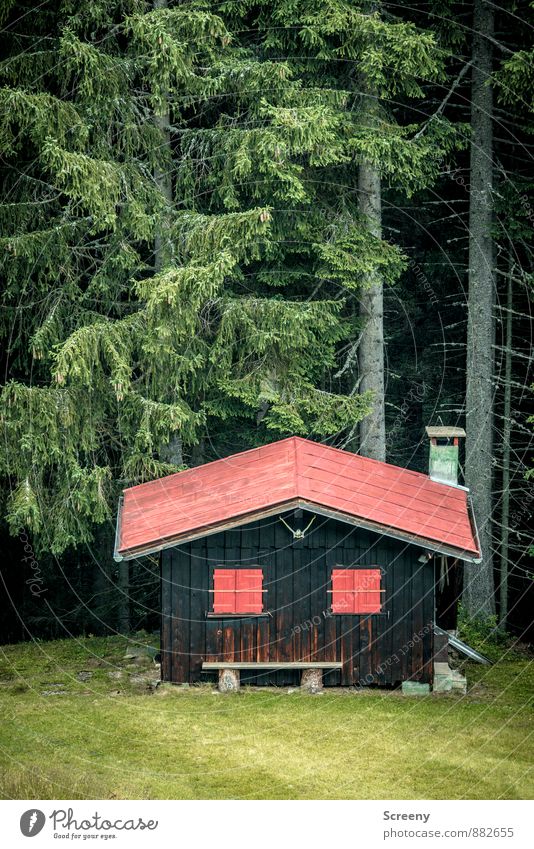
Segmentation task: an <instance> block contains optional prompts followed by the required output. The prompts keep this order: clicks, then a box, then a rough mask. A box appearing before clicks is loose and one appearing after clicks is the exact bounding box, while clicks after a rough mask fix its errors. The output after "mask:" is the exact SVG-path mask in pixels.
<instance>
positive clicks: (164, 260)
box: [153, 0, 183, 466]
mask: <svg viewBox="0 0 534 849" xmlns="http://www.w3.org/2000/svg"><path fill="white" fill-rule="evenodd" d="M153 6H154V9H167V8H168V7H169V3H168V0H153ZM154 121H155V124H156V126H157V128H158V129H159V132H160V137H161V141H160V145H161V149H162V150H163V151H167V154H168V155H167V157H166V159H167V161H168V163H169V167H168V168H166V169H159V168H157V169H155V171H154V180H155V182H156V184H157V185H158V187H159V190H160V192H161V194H162V196H163V199H164V201H165V203H166V205H167V208H168V209H169V210H170V208H171V206H172V203H173V192H172V173H171V170H170V163H171V161H172V152H171V129H170V125H171V115H170V108H169V104H168V102H167V98H165V99H164V104H163V107H162V108H161V109H160V110H159V111H158V112H156V113H155V115H154ZM172 257H173V246H172V239H171V235H170V222H169V216H167V215H162V217H161V220H160V222H159V227H158V230H157V233H156V237H155V239H154V268H155V270H156V272H157V271H161V269H162V268H165V266H166V265H168V264H169V263H170V262H171V261H172ZM160 457H161V459H162V460H164V461H165V462H166V463H173V464H174V465H175V466H181V465H182V463H183V451H182V440H181V438H180V435H179V434H178V433H174V434H173V436H172V437H171V438H170V440H169V442H168V443H167V445H165V446H164V447H163V448H162V450H161V452H160Z"/></svg>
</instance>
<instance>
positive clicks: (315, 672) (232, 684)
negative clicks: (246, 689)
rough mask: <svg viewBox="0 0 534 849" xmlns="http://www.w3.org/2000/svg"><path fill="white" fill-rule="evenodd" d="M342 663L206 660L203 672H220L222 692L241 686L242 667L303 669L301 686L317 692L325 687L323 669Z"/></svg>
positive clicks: (247, 668)
mask: <svg viewBox="0 0 534 849" xmlns="http://www.w3.org/2000/svg"><path fill="white" fill-rule="evenodd" d="M342 666H343V664H342V663H340V662H339V661H336V660H332V661H323V660H320V661H308V660H295V661H288V662H287V663H280V662H272V663H271V662H270V661H258V662H257V663H256V662H254V661H248V660H243V661H240V660H236V661H205V662H204V663H203V664H202V672H214V671H218V673H219V690H220V691H221V693H229V692H235V691H236V690H239V687H240V684H241V682H240V672H241V670H242V669H246V670H253V671H254V672H263V671H271V672H276V671H277V670H280V669H289V670H294V669H298V670H301V671H302V675H301V679H300V686H301V687H302V688H303V689H304V690H307V691H308V692H310V693H317V692H318V691H319V690H322V687H323V669H341V668H342Z"/></svg>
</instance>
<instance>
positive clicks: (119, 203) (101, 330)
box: [1, 0, 399, 553]
mask: <svg viewBox="0 0 534 849" xmlns="http://www.w3.org/2000/svg"><path fill="white" fill-rule="evenodd" d="M14 14H16V15H17V16H19V17H20V9H17V11H16V13H14ZM23 20H25V23H24V24H21V25H22V27H23V28H25V30H24V32H23V31H21V29H20V28H18V29H17V30H16V34H15V35H13V34H11V33H10V28H9V27H7V28H6V33H7V35H6V44H5V48H6V52H7V54H8V58H7V60H6V61H5V62H4V63H3V65H2V68H1V74H2V77H3V79H2V83H3V88H2V92H1V104H2V119H1V120H2V124H1V127H2V130H1V132H2V140H3V149H4V163H5V164H4V175H3V176H4V180H5V182H6V184H7V186H8V192H7V196H6V198H5V203H4V205H3V207H2V212H3V215H2V242H3V246H4V248H5V252H4V259H3V265H2V273H3V275H4V280H5V291H4V303H5V306H6V307H7V311H6V315H7V318H8V321H7V322H6V325H5V336H6V337H7V338H8V339H11V342H10V345H11V354H10V357H9V363H8V365H9V369H10V372H11V375H12V379H11V380H9V381H8V382H7V384H6V385H5V387H4V388H3V391H2V471H3V472H4V474H5V475H6V476H7V477H9V481H10V484H11V487H12V489H11V493H10V496H9V499H8V503H7V516H8V521H9V525H10V528H11V530H12V532H18V531H19V530H20V529H22V528H24V529H26V531H28V532H31V533H33V534H34V535H35V536H36V539H37V540H38V542H39V545H40V546H41V547H42V548H46V549H49V550H51V551H53V552H55V553H60V552H62V551H63V550H64V549H65V548H66V547H67V546H69V545H74V544H76V543H79V542H83V541H87V540H89V539H90V538H91V533H92V527H93V525H94V523H95V522H97V523H99V522H100V523H101V522H105V521H107V520H112V518H113V513H114V507H115V498H116V494H117V490H118V489H119V488H120V487H121V486H123V485H127V484H131V483H135V482H139V481H143V480H147V479H150V478H153V477H156V476H160V475H163V474H166V473H168V472H171V471H176V469H177V466H176V464H175V463H174V462H172V461H171V462H169V458H168V455H166V448H167V447H168V446H169V444H170V442H171V441H172V439H173V438H174V437H176V436H178V437H179V439H180V443H181V445H183V446H184V454H185V458H186V459H187V452H188V451H189V452H190V451H191V450H192V448H193V447H194V446H195V445H197V444H198V442H199V440H200V439H201V438H202V435H203V434H205V433H208V434H214V433H215V434H217V433H220V432H221V431H222V429H223V428H224V429H225V430H226V431H227V432H228V431H229V432H231V433H239V432H240V431H242V432H244V433H246V434H247V436H246V444H248V445H250V444H254V443H261V442H263V441H266V440H269V439H270V438H273V436H274V437H276V436H278V435H280V434H282V435H284V434H288V433H301V434H306V435H310V434H311V435H315V436H317V437H318V438H321V437H324V436H328V435H330V434H332V433H336V432H337V431H339V430H347V429H348V428H349V427H352V426H353V425H354V424H355V423H357V422H358V421H359V419H360V418H361V417H362V415H363V414H364V413H365V412H366V411H367V409H368V403H369V398H368V397H366V396H360V395H358V394H357V393H353V394H351V395H346V394H343V393H339V392H337V391H335V387H332V386H331V385H330V382H329V372H330V371H331V370H332V369H334V368H335V367H336V355H337V352H338V346H339V345H340V344H342V342H343V340H344V339H347V338H350V336H351V334H352V333H353V324H352V322H351V319H350V315H349V314H348V312H347V309H346V305H345V298H344V296H345V292H346V290H347V286H350V287H352V288H355V287H357V285H358V282H359V277H360V275H361V273H362V270H363V269H364V268H365V266H366V264H367V263H368V262H369V254H371V255H373V252H374V253H375V254H378V253H379V254H380V257H378V256H377V260H378V259H379V261H380V262H381V264H382V265H383V266H384V268H385V269H386V273H387V270H388V269H390V270H391V271H390V273H391V274H393V273H394V270H396V269H398V267H399V257H398V254H397V252H396V251H395V250H393V249H389V250H385V251H384V250H383V248H382V246H376V245H375V244H374V242H373V240H370V239H366V236H365V233H363V232H360V231H357V232H356V233H353V232H352V231H351V230H350V228H349V230H348V231H347V233H346V234H345V235H344V239H340V237H339V235H338V234H337V233H336V235H335V238H332V232H333V231H332V227H331V222H330V218H329V210H326V209H323V208H321V207H320V206H319V205H318V197H319V196H318V195H317V193H316V192H315V190H314V185H315V183H316V182H320V181H321V180H322V179H324V176H323V174H324V169H327V168H328V167H332V166H336V165H338V164H339V163H343V162H345V161H346V159H347V156H348V154H347V146H346V140H345V129H346V128H345V126H344V124H343V121H342V120H341V117H342V116H341V114H340V108H339V105H340V102H341V100H342V99H343V95H341V96H340V95H339V94H338V93H337V92H331V91H328V90H326V91H322V90H320V89H317V88H315V87H312V86H310V85H309V84H308V83H307V82H306V81H305V80H303V79H301V78H299V75H298V73H297V70H296V69H295V68H294V67H290V66H289V64H288V63H286V62H281V61H274V60H269V59H266V58H265V57H262V56H259V55H258V54H257V51H255V50H254V49H251V48H250V46H248V45H246V44H241V43H239V41H238V40H237V39H236V37H235V36H233V34H232V32H231V29H230V28H229V27H228V25H227V24H226V23H225V22H224V21H223V19H222V18H221V17H220V16H219V15H217V14H213V13H212V12H211V11H210V8H209V5H208V6H206V4H203V3H188V4H174V5H173V4H169V7H168V8H165V7H163V8H161V7H156V8H152V6H151V5H149V4H145V3H142V2H139V0H128V1H127V2H122V3H120V4H119V3H117V4H113V3H96V4H91V5H90V6H89V5H83V6H81V7H80V6H78V4H72V3H70V2H63V3H60V4H59V5H58V6H57V5H56V4H45V5H44V6H41V7H40V12H39V15H38V16H37V18H32V19H24V17H22V18H21V21H23ZM38 32H39V33H41V35H38ZM28 45H29V49H28ZM166 116H168V118H167V117H166ZM162 120H163V123H164V124H165V125H166V123H167V120H168V126H164V127H163V131H164V132H165V133H166V134H168V136H169V139H170V144H169V143H163V144H162ZM168 174H171V175H172V198H171V197H170V194H169V191H168V180H167V181H166V180H165V179H163V176H162V175H168ZM314 175H316V179H314ZM355 238H357V239H358V240H359V242H358V243H359V245H360V248H361V250H360V251H359V252H355V254H354V255H353V253H352V252H353V249H354V240H355ZM162 239H164V240H165V242H166V243H167V244H168V246H169V250H167V251H165V252H164V251H163V250H162V248H161V243H162ZM158 244H159V246H160V247H158ZM364 248H365V250H364ZM379 249H380V250H379ZM155 253H156V261H155V256H154V254H155ZM163 253H165V256H164V259H162V254H163ZM323 279H326V280H327V281H328V285H327V286H325V287H323V286H322V280H323ZM312 281H313V282H312ZM338 281H339V283H338ZM13 328H15V330H13ZM332 390H334V391H332ZM215 450H217V446H215Z"/></svg>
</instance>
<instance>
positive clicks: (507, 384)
mask: <svg viewBox="0 0 534 849" xmlns="http://www.w3.org/2000/svg"><path fill="white" fill-rule="evenodd" d="M512 274H513V265H512V253H510V265H509V269H508V288H507V293H506V329H505V338H504V411H503V417H504V419H503V435H502V441H503V446H502V515H501V577H500V595H499V623H500V625H501V627H502V628H506V620H507V618H508V539H509V534H510V530H509V523H510V436H511V432H512V422H511V419H510V416H511V414H512V308H513V292H512Z"/></svg>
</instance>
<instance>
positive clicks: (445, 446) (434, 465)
mask: <svg viewBox="0 0 534 849" xmlns="http://www.w3.org/2000/svg"><path fill="white" fill-rule="evenodd" d="M425 430H426V432H427V436H428V437H429V438H430V460H429V464H428V474H429V476H430V479H431V480H433V481H439V483H448V484H450V485H451V486H458V445H459V440H460V439H463V438H464V437H465V430H464V429H463V428H461V427H427V428H425Z"/></svg>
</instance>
